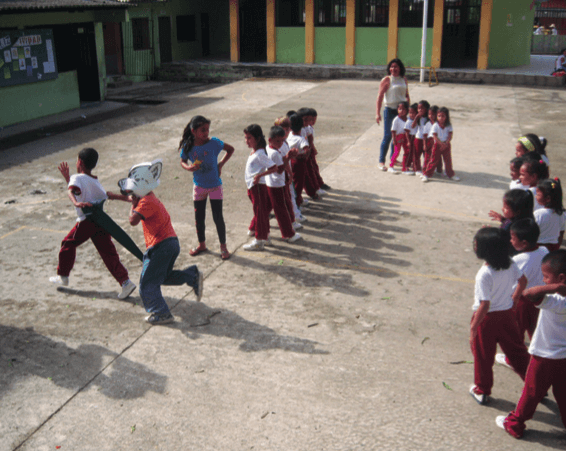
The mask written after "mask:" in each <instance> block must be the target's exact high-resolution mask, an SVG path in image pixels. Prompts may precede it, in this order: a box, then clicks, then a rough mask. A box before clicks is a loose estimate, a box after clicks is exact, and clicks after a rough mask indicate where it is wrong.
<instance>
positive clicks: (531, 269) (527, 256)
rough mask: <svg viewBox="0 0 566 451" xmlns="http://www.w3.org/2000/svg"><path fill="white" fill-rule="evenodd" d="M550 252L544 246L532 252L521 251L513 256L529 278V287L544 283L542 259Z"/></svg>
mask: <svg viewBox="0 0 566 451" xmlns="http://www.w3.org/2000/svg"><path fill="white" fill-rule="evenodd" d="M546 254H548V249H547V248H546V247H544V246H541V247H539V248H538V249H536V250H534V251H532V252H521V253H520V254H517V255H515V256H514V257H513V261H514V262H515V263H517V266H518V267H519V269H520V270H521V271H523V274H524V275H525V277H526V278H527V287H526V288H531V287H537V286H539V285H544V281H543V280H542V270H541V266H542V259H543V258H544V257H545V255H546Z"/></svg>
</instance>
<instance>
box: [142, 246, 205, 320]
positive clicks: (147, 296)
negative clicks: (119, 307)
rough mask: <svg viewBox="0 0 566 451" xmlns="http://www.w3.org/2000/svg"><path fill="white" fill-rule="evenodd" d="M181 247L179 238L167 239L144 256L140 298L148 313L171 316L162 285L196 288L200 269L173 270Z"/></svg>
mask: <svg viewBox="0 0 566 451" xmlns="http://www.w3.org/2000/svg"><path fill="white" fill-rule="evenodd" d="M180 251H181V247H180V246H179V240H178V239H177V237H172V238H167V239H165V240H163V241H161V242H160V243H157V244H156V245H155V246H153V247H150V248H149V249H148V250H147V251H145V254H143V268H142V273H141V276H140V287H139V290H140V296H141V298H142V301H143V305H144V307H145V309H146V311H147V312H148V313H157V314H159V315H167V314H169V313H170V312H169V307H168V306H167V303H166V302H165V299H163V295H162V294H161V285H183V284H185V283H186V284H187V285H189V286H190V287H193V288H196V286H197V284H198V268H197V266H196V265H193V266H189V267H188V268H187V269H185V270H183V271H177V270H173V265H174V264H175V260H177V257H178V256H179V252H180Z"/></svg>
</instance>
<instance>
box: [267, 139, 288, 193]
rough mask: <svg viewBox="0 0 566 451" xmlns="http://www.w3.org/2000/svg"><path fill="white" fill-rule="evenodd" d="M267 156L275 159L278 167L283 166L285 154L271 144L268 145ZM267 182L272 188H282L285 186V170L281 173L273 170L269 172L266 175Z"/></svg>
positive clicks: (272, 159)
mask: <svg viewBox="0 0 566 451" xmlns="http://www.w3.org/2000/svg"><path fill="white" fill-rule="evenodd" d="M265 150H266V151H267V156H268V157H269V159H270V160H271V161H273V162H274V163H275V164H276V165H277V167H279V166H283V165H284V163H283V155H281V152H280V151H279V150H276V149H273V148H272V147H270V146H267V147H266V149H265ZM265 184H266V185H267V186H269V187H271V188H282V187H283V186H285V171H283V172H282V173H281V174H279V173H277V172H273V173H272V174H268V175H266V176H265Z"/></svg>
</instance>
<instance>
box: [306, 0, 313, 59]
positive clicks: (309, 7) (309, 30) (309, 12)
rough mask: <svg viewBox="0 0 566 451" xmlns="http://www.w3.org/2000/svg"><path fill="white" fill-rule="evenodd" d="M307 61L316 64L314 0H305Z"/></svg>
mask: <svg viewBox="0 0 566 451" xmlns="http://www.w3.org/2000/svg"><path fill="white" fill-rule="evenodd" d="M305 63H306V64H314V0H305Z"/></svg>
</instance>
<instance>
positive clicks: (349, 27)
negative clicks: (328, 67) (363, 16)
mask: <svg viewBox="0 0 566 451" xmlns="http://www.w3.org/2000/svg"><path fill="white" fill-rule="evenodd" d="M345 64H347V65H349V66H353V65H354V64H356V0H346V61H345Z"/></svg>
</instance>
